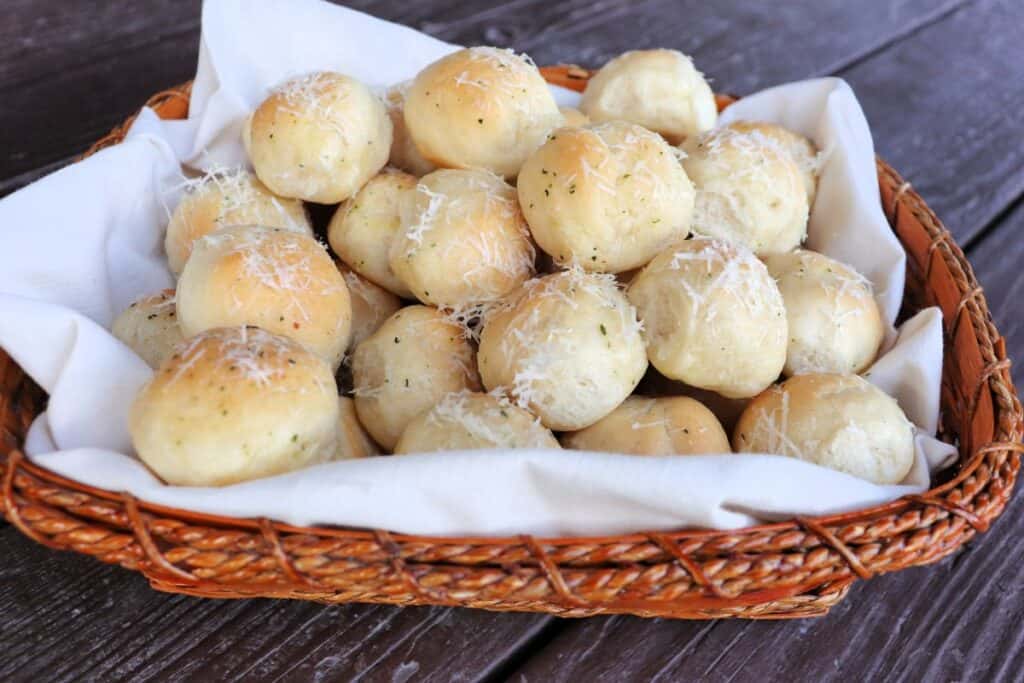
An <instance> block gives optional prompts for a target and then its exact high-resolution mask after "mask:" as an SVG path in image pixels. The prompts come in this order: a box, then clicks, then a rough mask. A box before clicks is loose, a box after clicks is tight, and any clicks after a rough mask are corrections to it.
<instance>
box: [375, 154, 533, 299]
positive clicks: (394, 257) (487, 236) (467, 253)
mask: <svg viewBox="0 0 1024 683" xmlns="http://www.w3.org/2000/svg"><path fill="white" fill-rule="evenodd" d="M400 204H401V206H400V208H401V218H402V227H401V230H400V231H399V233H398V235H397V236H396V237H395V239H394V240H393V241H392V243H391V254H390V258H389V263H390V264H391V270H392V272H393V273H394V274H395V275H397V276H398V278H399V279H400V280H401V281H402V282H403V283H405V285H406V286H407V287H408V288H409V289H410V290H411V291H412V293H413V294H414V295H415V296H416V298H418V299H419V300H420V301H422V302H424V303H428V304H434V305H436V306H444V307H450V308H458V307H462V306H466V305H470V304H475V303H480V302H486V301H494V300H495V299H499V298H501V297H502V296H504V295H505V294H507V293H509V292H510V291H512V290H513V289H515V288H516V287H517V286H519V285H520V284H522V283H523V282H524V281H526V280H527V279H528V278H530V276H532V275H533V272H534V258H535V256H536V254H535V252H534V248H533V243H532V242H531V241H530V234H529V231H528V229H527V227H526V222H525V221H524V220H523V214H522V212H521V211H520V210H519V205H518V204H517V203H516V191H515V189H514V188H513V187H512V186H511V185H509V184H508V183H506V182H505V181H504V180H502V179H501V178H500V177H498V176H496V175H494V174H493V173H491V172H489V171H483V170H459V169H442V170H439V171H434V172H433V173H429V174H427V175H425V176H423V177H422V178H420V180H419V183H417V185H416V187H415V189H414V190H412V191H410V192H406V193H404V194H403V195H402V197H401V200H400Z"/></svg>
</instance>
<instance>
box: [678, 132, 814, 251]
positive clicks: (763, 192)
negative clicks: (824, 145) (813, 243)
mask: <svg viewBox="0 0 1024 683" xmlns="http://www.w3.org/2000/svg"><path fill="white" fill-rule="evenodd" d="M683 149H684V151H685V152H686V154H687V156H686V158H685V159H683V168H685V169H686V173H687V175H688V176H689V177H690V180H692V181H693V184H694V186H696V188H697V203H696V206H695V208H694V212H693V231H694V232H696V233H699V234H701V235H707V236H709V237H718V238H721V239H727V240H732V241H734V242H739V243H740V244H743V245H744V246H746V247H747V248H748V249H751V250H753V251H754V252H755V253H756V254H757V255H758V256H763V255H765V254H778V253H782V252H786V251H790V250H791V249H794V248H795V247H798V246H799V245H800V243H801V242H803V241H804V238H805V237H807V215H808V205H807V192H806V190H805V189H804V180H803V175H802V173H801V171H800V168H799V167H798V166H797V165H796V162H794V161H793V159H792V158H791V157H790V156H789V154H787V153H786V152H785V151H784V150H782V149H780V147H779V146H778V144H776V143H775V142H772V141H770V140H769V139H768V138H767V137H766V136H765V135H763V134H761V133H760V132H757V131H754V132H751V133H742V132H739V131H737V130H734V129H732V128H718V129H716V130H713V131H709V132H707V133H705V134H703V135H701V136H699V137H696V138H690V139H689V140H687V141H686V144H685V145H684V147H683Z"/></svg>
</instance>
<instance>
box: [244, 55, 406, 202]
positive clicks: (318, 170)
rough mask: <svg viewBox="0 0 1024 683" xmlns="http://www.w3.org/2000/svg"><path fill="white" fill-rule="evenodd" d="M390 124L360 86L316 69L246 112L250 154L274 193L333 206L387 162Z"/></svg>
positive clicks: (380, 104) (383, 109)
mask: <svg viewBox="0 0 1024 683" xmlns="http://www.w3.org/2000/svg"><path fill="white" fill-rule="evenodd" d="M391 135H392V131H391V119H390V118H389V117H388V112H387V108H386V107H385V106H384V103H383V102H382V101H381V100H380V98H378V97H377V96H376V95H374V94H373V93H372V92H370V89H369V88H367V87H366V86H365V85H363V84H362V83H360V82H359V81H357V80H355V79H353V78H349V77H348V76H344V75H342V74H338V73H332V72H316V73H312V74H309V75H307V76H302V77H299V78H295V79H292V80H290V81H288V82H287V83H285V84H284V85H282V86H280V87H279V88H278V89H277V90H275V91H274V92H273V93H272V94H271V95H270V96H269V97H268V98H267V99H265V100H264V101H263V102H262V104H260V106H259V107H258V108H257V109H256V111H255V112H254V113H253V115H252V122H251V124H250V125H249V132H248V139H249V155H250V159H251V161H252V165H253V168H255V169H256V175H257V176H259V179H260V180H262V181H263V183H264V184H265V185H266V186H267V187H269V188H270V189H271V190H272V191H273V192H274V193H275V194H279V195H281V196H283V197H295V198H297V199H305V200H306V201H310V202H319V203H321V204H336V203H338V202H340V201H342V200H343V199H347V198H348V197H351V196H352V195H353V194H355V193H356V190H358V189H359V188H360V187H362V186H363V184H364V183H365V182H366V181H367V180H369V179H370V178H372V177H373V176H374V175H375V174H376V173H377V171H379V170H380V169H381V168H382V167H383V166H384V164H386V163H387V161H388V155H389V154H390V153H391Z"/></svg>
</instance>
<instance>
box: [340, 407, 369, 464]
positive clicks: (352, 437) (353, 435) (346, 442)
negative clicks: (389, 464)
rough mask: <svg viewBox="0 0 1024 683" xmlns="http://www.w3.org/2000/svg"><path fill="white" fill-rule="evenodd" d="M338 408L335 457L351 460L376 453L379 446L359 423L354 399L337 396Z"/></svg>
mask: <svg viewBox="0 0 1024 683" xmlns="http://www.w3.org/2000/svg"><path fill="white" fill-rule="evenodd" d="M338 408H339V410H340V415H341V417H340V419H339V420H338V450H337V451H335V455H334V457H335V459H336V460H352V459H354V458H368V457H370V456H371V455H378V454H379V453H380V448H379V447H378V446H377V444H375V443H374V442H373V439H371V438H370V435H369V434H367V433H366V430H365V429H363V425H362V424H360V422H359V417H358V416H357V415H356V404H355V401H353V400H352V399H350V398H349V397H347V396H339V397H338Z"/></svg>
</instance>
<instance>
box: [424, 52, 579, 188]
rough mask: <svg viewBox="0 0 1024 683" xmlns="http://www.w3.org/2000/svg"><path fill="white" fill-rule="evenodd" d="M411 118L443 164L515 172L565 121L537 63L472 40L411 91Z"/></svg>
mask: <svg viewBox="0 0 1024 683" xmlns="http://www.w3.org/2000/svg"><path fill="white" fill-rule="evenodd" d="M405 125H406V126H407V127H408V129H409V134H410V135H411V136H412V139H413V141H414V143H415V145H416V147H417V148H418V149H419V151H420V153H421V154H422V155H423V157H424V158H425V159H427V160H428V161H430V162H432V163H434V164H437V165H438V166H445V167H448V168H484V169H488V170H490V171H493V172H495V173H497V174H498V175H502V176H505V177H506V178H514V177H515V175H516V174H517V173H519V167H520V166H522V165H523V161H525V160H526V157H527V156H529V154H530V153H531V152H533V150H535V149H537V147H539V146H540V144H541V143H542V142H544V139H545V138H546V137H547V135H548V133H550V132H551V131H552V130H553V129H555V128H557V127H558V126H560V125H562V114H561V113H560V112H559V111H558V105H557V104H555V98H554V97H553V96H552V94H551V91H550V90H549V89H548V86H547V83H545V82H544V78H543V77H542V76H541V75H540V71H538V70H537V67H536V66H535V65H534V64H533V62H531V61H528V59H526V58H524V57H520V56H518V55H517V54H515V53H514V52H512V51H511V50H501V49H498V48H494V47H471V48H467V49H464V50H459V51H458V52H454V53H452V54H450V55H447V56H446V57H442V58H441V59H439V60H438V61H436V62H434V63H433V64H431V65H430V66H428V67H427V68H425V69H424V70H423V71H421V72H420V73H419V74H418V75H417V76H416V78H415V79H414V80H413V82H412V85H411V86H409V90H408V92H407V93H406V96H405Z"/></svg>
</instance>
